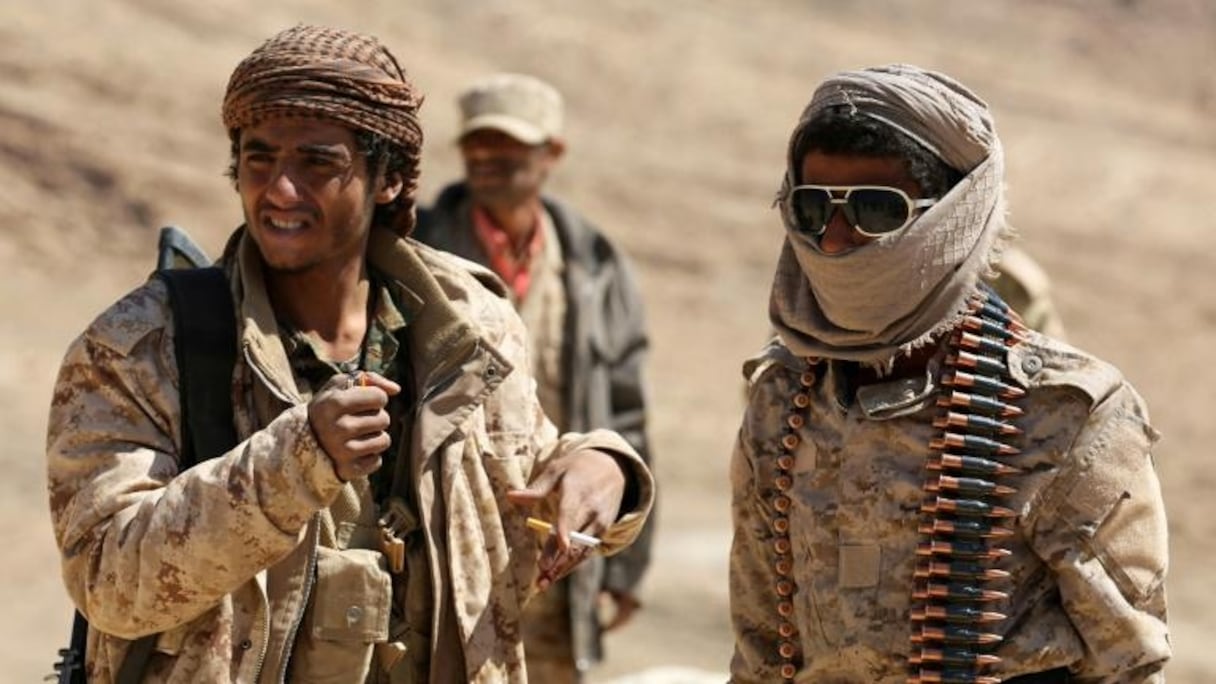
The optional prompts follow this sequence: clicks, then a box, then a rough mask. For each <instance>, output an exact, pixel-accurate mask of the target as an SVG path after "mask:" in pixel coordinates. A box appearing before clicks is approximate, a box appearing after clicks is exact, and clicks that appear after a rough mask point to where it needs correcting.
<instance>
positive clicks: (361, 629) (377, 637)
mask: <svg viewBox="0 0 1216 684" xmlns="http://www.w3.org/2000/svg"><path fill="white" fill-rule="evenodd" d="M392 598H393V589H392V576H391V575H390V574H389V572H388V562H387V559H385V557H384V554H382V553H380V552H379V551H375V550H371V549H347V550H345V551H339V550H337V549H329V548H324V547H322V548H320V549H318V550H317V583H316V586H315V587H314V588H313V592H312V601H313V605H312V609H313V610H312V626H311V631H312V636H313V637H314V638H317V639H325V640H329V641H359V642H363V643H370V642H379V641H387V640H388V623H389V614H390V612H391V606H392Z"/></svg>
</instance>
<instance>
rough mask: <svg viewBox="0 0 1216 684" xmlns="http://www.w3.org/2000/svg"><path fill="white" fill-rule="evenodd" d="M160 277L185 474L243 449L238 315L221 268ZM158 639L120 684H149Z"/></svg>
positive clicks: (125, 667)
mask: <svg viewBox="0 0 1216 684" xmlns="http://www.w3.org/2000/svg"><path fill="white" fill-rule="evenodd" d="M156 277H158V278H160V279H161V280H162V281H164V283H165V285H166V287H168V288H169V304H170V306H171V307H172V308H173V333H174V339H173V344H174V347H175V349H176V356H177V373H178V375H179V376H180V380H179V383H180V395H181V400H180V402H181V409H180V410H181V426H182V436H181V440H182V453H181V454H180V456H179V462H178V471H179V472H181V471H184V470H186V469H188V468H190V467H193V466H194V465H195V464H196V463H199V462H200V461H205V460H207V459H211V458H215V457H217V456H220V455H221V454H223V453H225V452H227V451H228V450H229V449H231V448H232V447H234V446H236V444H237V438H236V425H235V424H234V423H233V412H232V369H233V367H234V366H235V364H236V347H237V343H236V314H235V311H234V309H233V306H232V293H231V291H230V290H229V288H228V279H227V278H226V277H224V271H223V269H221V268H219V267H218V266H209V267H206V268H181V269H160V270H158V271H157V272H156ZM73 635H74V632H73ZM157 636H158V635H156V634H150V635H148V636H146V637H142V638H140V639H138V640H136V641H135V642H134V643H132V644H131V647H130V649H129V650H128V651H127V654H126V656H125V657H124V658H123V661H122V667H121V668H119V670H118V673H117V676H116V677H115V680H114V681H115V682H116V684H139V682H141V681H143V678H144V671H145V670H146V669H147V667H148V661H149V660H150V659H151V658H152V651H153V650H154V649H155V647H156V639H157ZM81 652H82V653H83V652H84V650H83V648H82V649H81Z"/></svg>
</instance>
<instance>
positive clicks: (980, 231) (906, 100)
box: [769, 65, 1005, 371]
mask: <svg viewBox="0 0 1216 684" xmlns="http://www.w3.org/2000/svg"><path fill="white" fill-rule="evenodd" d="M839 105H844V106H847V107H850V108H851V109H852V110H853V111H855V112H856V113H859V114H861V115H863V116H869V117H872V118H875V119H878V120H880V121H882V122H884V123H886V124H888V125H890V126H892V127H894V128H896V129H898V130H899V131H900V132H902V133H904V134H906V135H908V136H910V137H911V138H912V139H914V140H916V141H917V142H919V143H921V144H922V145H924V146H925V147H927V148H928V149H929V150H931V151H932V152H934V153H935V154H937V155H938V156H939V157H941V158H942V159H943V160H944V161H945V162H946V163H947V164H949V165H950V166H952V167H954V168H956V169H959V170H962V171H964V172H966V176H965V177H964V178H963V179H962V180H961V181H959V183H958V184H957V185H955V186H954V187H953V188H952V189H951V190H950V191H949V192H948V193H947V194H946V195H945V196H944V197H942V198H941V199H940V200H939V201H938V202H937V203H936V204H934V205H933V206H932V207H930V208H929V209H928V210H927V211H925V212H924V213H923V214H921V215H920V217H919V218H917V219H916V220H915V221H913V222H912V224H911V225H909V226H908V227H906V228H904V229H903V230H902V231H899V232H897V233H894V234H891V235H886V236H883V237H880V238H878V239H876V240H875V241H874V242H871V243H869V244H867V245H864V246H862V247H859V248H857V249H854V250H851V251H848V252H845V253H841V254H836V255H828V254H824V253H823V252H821V251H820V250H819V246H818V243H817V241H816V240H815V239H814V238H811V237H810V236H807V235H805V234H803V233H801V232H799V231H798V230H797V228H796V227H795V226H793V225H788V224H787V225H786V240H785V244H784V245H783V248H782V251H781V256H780V257H779V259H778V263H777V272H776V275H775V277H774V279H773V288H772V294H771V297H770V302H769V317H770V319H771V321H772V323H773V325H774V327H775V328H776V330H777V332H778V334H779V335H780V336H781V338H782V340H783V341H784V342H785V344H786V345H787V346H788V347H789V348H790V350H791V351H793V352H794V353H795V354H797V355H799V356H814V357H820V358H834V359H844V360H849V361H857V362H861V363H863V364H866V365H868V366H871V367H874V368H876V369H878V370H879V371H883V370H886V369H888V368H889V366H890V364H891V363H892V362H893V361H894V359H895V357H896V356H897V355H899V354H900V353H907V352H910V351H912V350H913V349H916V348H918V347H920V346H922V345H924V344H926V343H928V342H929V341H930V340H932V339H934V338H935V337H936V336H937V335H938V334H940V333H941V332H943V331H945V330H949V329H951V328H952V327H953V326H954V325H955V324H957V322H958V320H959V319H960V318H961V316H962V313H963V310H964V309H965V308H966V302H967V299H968V297H969V296H970V295H971V294H972V293H973V292H974V291H975V288H976V282H977V280H978V279H979V277H980V276H981V275H982V274H983V273H984V272H985V271H986V270H987V269H988V268H989V266H990V261H991V260H992V259H993V258H994V251H995V249H994V247H995V245H996V243H997V241H998V237H1000V236H1001V235H1002V234H1003V233H1004V232H1005V206H1004V187H1003V182H1004V164H1003V155H1002V151H1001V145H1000V141H999V140H998V139H997V137H996V132H995V130H994V129H993V124H992V118H991V116H990V115H989V113H988V107H987V105H985V104H984V102H983V101H981V100H980V99H979V98H978V97H977V96H975V95H974V94H972V93H971V92H970V91H969V90H967V89H966V88H965V87H964V86H962V85H961V84H959V83H957V82H955V81H953V80H951V79H950V78H949V77H947V76H944V75H942V74H937V73H933V72H929V71H924V70H921V69H918V68H916V67H912V66H907V65H891V66H886V67H877V68H873V69H866V70H862V71H854V72H844V73H841V74H838V75H836V76H834V77H832V78H830V79H828V80H827V81H825V82H824V83H823V84H822V85H821V86H820V87H819V88H818V89H817V90H816V91H815V94H814V96H813V97H812V99H811V102H810V104H809V105H807V107H806V109H805V110H804V111H803V113H802V116H801V117H800V120H799V123H798V125H797V126H796V127H795V129H794V132H793V134H792V135H791V137H790V146H789V153H788V164H789V166H788V170H787V172H786V175H785V178H784V180H783V183H782V188H781V191H780V193H779V195H778V197H779V198H782V197H784V196H785V195H786V194H787V193H788V192H789V188H790V187H792V186H793V185H794V179H795V178H796V174H797V169H798V167H799V165H800V164H801V159H794V154H795V149H796V148H797V147H798V143H799V141H800V136H801V133H802V131H803V129H804V128H806V126H807V124H809V123H810V122H811V120H812V119H814V118H815V116H816V115H817V114H819V113H820V112H822V111H824V110H825V109H827V108H829V107H834V106H839ZM783 213H784V212H783Z"/></svg>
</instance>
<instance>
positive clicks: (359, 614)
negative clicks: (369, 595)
mask: <svg viewBox="0 0 1216 684" xmlns="http://www.w3.org/2000/svg"><path fill="white" fill-rule="evenodd" d="M362 619H363V609H362V608H360V607H359V606H351V607H350V608H347V609H346V624H348V625H353V624H355V623H356V622H358V621H360V620H362Z"/></svg>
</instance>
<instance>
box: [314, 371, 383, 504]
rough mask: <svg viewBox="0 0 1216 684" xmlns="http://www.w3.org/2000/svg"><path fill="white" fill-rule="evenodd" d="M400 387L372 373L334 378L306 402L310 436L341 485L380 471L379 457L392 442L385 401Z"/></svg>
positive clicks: (336, 376) (359, 373)
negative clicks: (330, 464) (326, 456)
mask: <svg viewBox="0 0 1216 684" xmlns="http://www.w3.org/2000/svg"><path fill="white" fill-rule="evenodd" d="M400 391H401V386H400V385H398V384H397V383H395V382H393V381H392V380H389V379H388V378H386V377H384V376H382V375H377V374H376V373H365V372H358V373H353V374H350V375H335V376H334V377H332V378H330V379H329V382H327V383H325V385H324V386H323V387H322V388H321V391H320V392H317V393H316V395H314V396H313V398H312V401H310V402H308V422H309V424H310V425H311V426H312V431H313V434H315V435H316V436H317V442H319V443H320V444H321V448H323V449H325V453H326V454H328V455H329V458H330V460H331V461H333V464H334V472H336V473H337V474H338V477H339V478H341V480H342V481H343V482H349V481H351V480H353V479H355V478H356V477H364V476H366V475H369V474H371V473H374V472H376V471H377V470H379V469H380V454H381V453H382V452H383V451H384V450H385V449H387V448H388V447H389V444H391V442H392V440H391V439H390V438H389V435H388V433H387V432H385V431H386V430H388V426H389V417H388V411H385V410H384V407H385V406H387V405H388V398H389V397H391V396H393V395H394V394H397V393H398V392H400Z"/></svg>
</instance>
